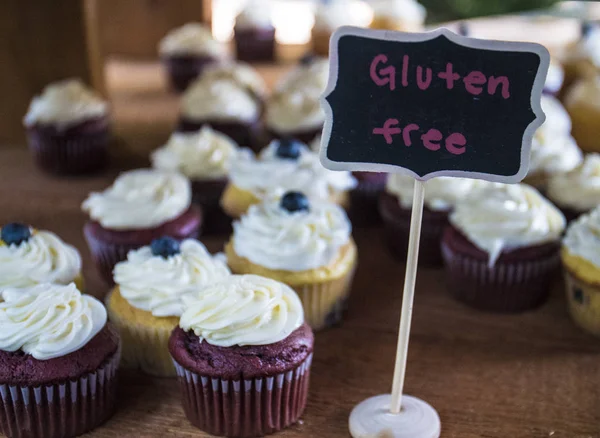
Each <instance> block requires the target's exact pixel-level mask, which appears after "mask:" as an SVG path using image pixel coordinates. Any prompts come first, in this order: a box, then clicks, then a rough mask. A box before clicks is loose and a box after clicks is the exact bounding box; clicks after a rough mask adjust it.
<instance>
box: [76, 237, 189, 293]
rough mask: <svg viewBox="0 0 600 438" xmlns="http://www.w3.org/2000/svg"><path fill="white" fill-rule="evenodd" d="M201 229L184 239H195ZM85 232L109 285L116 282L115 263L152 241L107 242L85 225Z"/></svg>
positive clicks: (89, 245) (99, 267)
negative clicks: (114, 275) (130, 242)
mask: <svg viewBox="0 0 600 438" xmlns="http://www.w3.org/2000/svg"><path fill="white" fill-rule="evenodd" d="M198 232H199V230H194V231H193V232H192V233H190V234H189V235H187V236H183V237H182V238H181V239H180V240H183V239H188V238H191V239H195V238H197V237H198ZM83 234H84V235H85V240H86V241H87V244H88V247H89V248H90V252H91V253H92V258H93V259H94V262H95V264H96V267H97V269H98V271H99V272H100V275H101V276H102V278H103V279H104V281H106V282H107V283H108V284H109V285H113V284H114V279H113V269H114V267H115V265H116V264H117V263H119V262H121V261H123V260H126V259H127V254H128V253H129V251H131V250H133V249H138V248H140V247H142V246H144V245H149V244H150V242H140V243H136V244H120V243H113V242H106V241H104V240H100V239H98V238H97V237H96V236H95V235H94V234H93V233H91V232H89V230H88V229H87V227H84V229H83Z"/></svg>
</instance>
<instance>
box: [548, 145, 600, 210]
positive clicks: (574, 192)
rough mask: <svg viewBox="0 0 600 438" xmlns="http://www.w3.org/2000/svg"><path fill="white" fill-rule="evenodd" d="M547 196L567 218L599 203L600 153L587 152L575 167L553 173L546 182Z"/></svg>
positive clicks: (590, 208) (593, 207)
mask: <svg viewBox="0 0 600 438" xmlns="http://www.w3.org/2000/svg"><path fill="white" fill-rule="evenodd" d="M548 198H549V199H550V200H551V201H552V202H554V204H556V205H557V206H558V207H559V208H560V209H561V210H562V212H563V213H564V215H565V216H566V218H567V219H568V220H573V219H575V218H577V217H579V216H580V215H582V214H583V213H587V212H589V211H591V210H593V209H595V208H596V207H597V206H598V205H600V154H596V153H594V154H589V155H587V156H586V157H585V159H584V160H583V163H582V164H581V165H580V166H579V167H577V168H576V169H574V170H572V171H571V172H568V173H561V174H558V175H555V176H554V177H553V178H552V179H551V180H550V183H549V184H548Z"/></svg>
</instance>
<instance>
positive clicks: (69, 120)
mask: <svg viewBox="0 0 600 438" xmlns="http://www.w3.org/2000/svg"><path fill="white" fill-rule="evenodd" d="M107 113H108V104H107V103H106V101H104V100H103V99H102V98H100V96H98V95H97V94H96V93H95V92H94V91H93V90H91V89H90V88H88V87H86V86H85V85H84V84H83V82H81V80H79V79H66V80H64V81H60V82H55V83H53V84H50V85H48V86H47V87H46V88H44V90H43V91H42V94H41V95H39V96H36V97H34V98H33V100H32V101H31V104H30V105H29V109H28V110H27V114H26V115H25V118H24V119H23V123H24V124H25V126H33V125H35V124H37V123H41V124H56V125H58V126H59V127H62V128H66V127H68V126H70V125H73V124H76V123H80V122H83V121H85V120H89V119H94V118H98V117H103V116H105V115H106V114H107Z"/></svg>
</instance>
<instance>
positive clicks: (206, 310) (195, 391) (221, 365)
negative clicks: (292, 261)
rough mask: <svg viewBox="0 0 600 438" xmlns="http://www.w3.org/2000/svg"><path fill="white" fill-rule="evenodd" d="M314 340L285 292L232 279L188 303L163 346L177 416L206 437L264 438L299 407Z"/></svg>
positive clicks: (264, 281) (252, 279)
mask: <svg viewBox="0 0 600 438" xmlns="http://www.w3.org/2000/svg"><path fill="white" fill-rule="evenodd" d="M313 344H314V338H313V334H312V331H311V329H310V327H309V326H308V325H307V324H305V323H304V318H303V314H302V305H301V303H300V300H299V299H298V296H297V295H296V294H295V293H294V291H293V290H292V289H290V288H289V287H288V286H286V285H284V284H282V283H279V282H277V281H274V280H271V279H268V278H263V277H259V276H256V275H242V276H237V275H233V276H230V277H228V278H226V279H224V280H223V281H222V282H220V283H216V284H214V285H213V286H209V287H207V288H205V289H203V290H202V291H201V292H200V293H198V294H197V295H196V297H194V298H193V299H190V300H189V301H188V304H187V305H186V309H185V311H184V312H183V315H181V320H180V322H179V327H177V328H176V329H175V330H174V331H173V333H172V335H171V339H170V340H169V351H170V353H171V356H172V357H173V361H174V362H175V368H176V369H177V376H178V379H177V380H178V382H179V386H180V388H181V396H182V402H183V409H184V411H185V414H186V416H187V418H188V419H189V420H190V422H191V423H192V424H193V425H194V426H196V427H198V428H200V429H202V430H203V431H205V432H207V433H209V434H211V435H226V436H228V437H240V438H245V437H254V436H263V435H266V434H270V433H273V432H277V431H279V430H281V429H284V428H286V427H288V426H290V425H292V424H294V423H296V422H297V421H298V420H299V418H300V416H301V415H302V413H303V411H304V407H305V406H306V398H307V395H308V385H309V378H310V365H311V361H312V353H313Z"/></svg>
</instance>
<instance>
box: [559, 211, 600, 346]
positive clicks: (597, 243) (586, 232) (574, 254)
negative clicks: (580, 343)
mask: <svg viewBox="0 0 600 438" xmlns="http://www.w3.org/2000/svg"><path fill="white" fill-rule="evenodd" d="M561 255H562V262H563V267H564V275H565V286H566V292H567V302H568V305H569V312H570V313H571V316H572V318H573V320H574V321H575V323H576V324H577V325H578V326H580V327H581V328H582V329H584V330H586V331H588V332H590V333H592V334H594V335H596V336H600V207H599V208H595V209H594V210H593V211H591V212H590V213H589V214H586V215H583V216H581V217H580V218H579V219H577V220H576V221H574V222H572V223H571V224H570V225H569V228H568V229H567V234H566V235H565V238H564V239H563V243H562V252H561Z"/></svg>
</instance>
